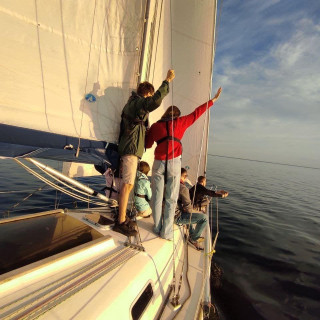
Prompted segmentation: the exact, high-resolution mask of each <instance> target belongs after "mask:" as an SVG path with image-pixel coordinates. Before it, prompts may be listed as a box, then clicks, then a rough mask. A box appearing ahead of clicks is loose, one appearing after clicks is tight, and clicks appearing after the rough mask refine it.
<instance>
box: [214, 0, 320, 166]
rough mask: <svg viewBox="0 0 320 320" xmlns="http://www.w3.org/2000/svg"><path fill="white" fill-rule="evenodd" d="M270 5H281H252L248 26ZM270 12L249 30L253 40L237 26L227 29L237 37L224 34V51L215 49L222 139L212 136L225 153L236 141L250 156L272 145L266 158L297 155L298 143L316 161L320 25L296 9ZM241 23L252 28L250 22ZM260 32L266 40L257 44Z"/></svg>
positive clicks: (217, 111)
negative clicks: (247, 37) (226, 146)
mask: <svg viewBox="0 0 320 320" xmlns="http://www.w3.org/2000/svg"><path fill="white" fill-rule="evenodd" d="M274 5H279V4H278V3H277V2H274V3H272V4H269V5H268V6H264V7H263V8H261V7H259V8H257V9H256V10H254V9H251V11H252V12H251V13H253V12H254V13H255V18H254V19H253V20H254V22H253V24H252V25H251V28H252V29H254V25H255V23H256V19H258V18H261V15H263V14H266V11H268V10H270V8H271V7H272V6H274ZM239 10H240V9H239ZM240 11H241V10H240ZM228 14H229V15H230V13H228ZM268 15H270V18H269V19H265V23H263V20H261V23H260V24H259V27H258V28H257V29H258V30H252V31H251V32H249V33H250V34H252V35H253V37H252V38H251V39H245V38H244V35H243V34H242V33H241V32H240V31H237V29H238V28H239V26H238V25H237V26H236V27H235V28H233V29H232V30H233V31H234V32H231V29H230V30H229V32H230V34H232V33H233V37H234V38H235V41H234V42H232V41H231V35H230V34H228V36H227V40H226V41H227V43H224V45H223V48H222V52H221V53H220V54H219V53H217V59H216V66H215V69H216V73H215V75H214V85H215V86H218V85H221V86H222V87H223V89H224V91H223V96H222V97H221V101H219V102H218V104H217V107H216V108H215V111H214V118H215V119H217V120H216V121H214V125H215V127H216V136H217V137H218V134H219V137H220V135H222V136H223V139H222V140H223V141H222V140H221V141H220V140H219V139H221V137H220V138H216V140H218V141H217V143H218V145H219V143H221V145H219V148H220V149H221V150H222V151H223V150H224V151H226V148H224V147H223V145H222V144H223V143H225V145H228V148H229V153H228V154H229V155H230V146H232V145H233V144H235V143H236V144H237V146H236V149H237V150H238V151H239V150H241V145H243V150H245V149H246V150H247V151H246V152H249V151H250V148H252V150H251V153H252V155H253V156H254V155H255V154H254V149H256V150H257V149H261V148H263V145H265V146H266V145H268V146H269V145H272V144H273V145H274V148H273V152H272V153H271V154H269V156H270V160H272V158H273V159H276V160H278V159H280V158H281V159H285V157H286V156H287V157H290V159H291V160H292V161H293V160H294V158H296V159H298V158H300V154H299V147H300V150H303V152H305V153H310V154H312V157H313V158H314V160H316V159H315V158H318V160H319V159H320V142H319V141H320V130H319V123H320V95H319V84H320V59H319V58H318V53H319V52H320V24H318V23H316V22H315V21H314V20H313V19H311V18H310V17H308V15H307V14H306V13H305V12H302V13H301V12H300V11H299V12H296V11H294V10H293V11H290V10H288V15H287V16H285V15H284V14H280V15H279V16H277V15H271V14H267V16H268ZM234 19H236V18H234ZM234 22H235V21H234ZM239 23H240V24H245V25H246V27H245V29H246V30H250V23H249V22H248V21H245V22H243V21H240V22H239ZM279 25H281V26H283V28H279ZM276 26H277V27H276ZM274 28H275V29H274ZM289 29H290V32H289V31H288V30H289ZM274 30H276V31H274ZM281 30H282V33H281ZM258 34H261V36H260V38H261V39H265V40H268V41H267V42H266V43H264V44H263V43H261V39H259V37H258V36H257V35H258ZM238 35H239V37H238ZM239 39H240V40H239ZM241 40H243V41H241ZM220 41H221V40H220ZM250 41H251V42H250ZM218 46H219V44H218ZM249 47H250V50H248V48H249ZM247 50H248V54H246V52H247ZM292 145H294V146H295V147H294V148H293V147H292ZM245 146H246V147H245ZM249 147H250V148H249ZM315 148H318V150H319V151H317V152H315V151H314V149H315ZM309 151H310V152H309ZM245 156H247V155H245ZM265 156H268V154H266V155H265ZM290 159H289V160H290ZM305 160H306V159H305Z"/></svg>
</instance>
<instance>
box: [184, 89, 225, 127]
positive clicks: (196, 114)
mask: <svg viewBox="0 0 320 320" xmlns="http://www.w3.org/2000/svg"><path fill="white" fill-rule="evenodd" d="M221 92H222V88H221V87H220V88H219V89H218V91H217V92H216V94H215V96H214V97H213V98H212V99H211V100H209V101H208V102H205V103H204V104H202V105H201V106H199V107H198V108H196V109H195V110H194V111H193V112H192V113H190V114H188V115H186V116H183V117H181V120H182V121H183V122H184V126H185V127H190V126H191V125H192V124H193V123H194V122H195V121H196V120H197V119H199V118H200V116H202V114H204V113H205V111H206V110H207V109H208V108H210V107H211V106H213V104H214V103H215V102H216V101H217V100H218V99H219V97H220V94H221Z"/></svg>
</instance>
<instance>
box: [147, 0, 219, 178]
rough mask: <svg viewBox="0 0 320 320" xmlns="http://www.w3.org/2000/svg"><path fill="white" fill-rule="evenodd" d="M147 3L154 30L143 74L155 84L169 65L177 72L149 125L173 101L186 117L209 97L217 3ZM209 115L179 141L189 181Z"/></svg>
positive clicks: (202, 148) (209, 0)
mask: <svg viewBox="0 0 320 320" xmlns="http://www.w3.org/2000/svg"><path fill="white" fill-rule="evenodd" d="M151 7H152V8H153V11H152V12H150V16H149V20H150V21H149V23H154V26H150V27H149V29H148V30H149V32H150V33H151V34H152V32H153V39H152V41H149V43H148V45H146V50H147V56H149V57H150V59H149V60H147V61H145V66H144V69H143V70H144V73H143V76H144V77H145V79H147V80H149V81H150V82H152V83H153V84H154V85H155V86H157V85H158V84H159V83H161V81H162V80H163V79H164V78H165V76H166V72H167V70H168V69H169V68H173V69H174V70H175V72H176V78H175V79H174V80H173V81H172V83H170V87H171V88H170V89H171V92H170V93H169V95H168V96H167V97H166V98H165V99H164V101H163V103H162V105H161V107H160V108H159V109H157V110H156V111H154V112H152V113H151V114H150V119H151V123H153V122H155V121H157V120H159V119H160V117H161V116H162V114H163V113H164V111H165V110H166V109H167V107H169V106H170V105H172V104H173V105H176V106H178V107H179V108H180V110H181V112H182V115H186V114H189V113H191V112H192V111H193V110H194V109H195V108H196V107H198V106H199V105H201V104H203V103H204V102H206V101H207V100H209V97H210V94H211V77H212V64H213V54H214V52H213V42H214V30H215V12H216V1H212V0H205V1H195V0H175V1H159V2H158V5H154V6H151ZM154 15H155V16H154ZM208 119H209V115H208V114H205V115H203V116H202V117H201V118H200V119H198V120H197V122H196V123H195V124H194V125H193V126H192V127H191V128H189V129H188V130H187V132H186V134H185V136H184V138H183V140H182V143H183V154H182V165H183V166H187V167H189V168H190V169H189V175H190V177H191V181H195V179H196V175H197V173H198V174H199V175H202V174H204V171H205V165H206V164H205V162H206V156H205V154H206V152H207V150H206V149H207V130H206V128H207V124H208ZM153 152H154V149H152V150H147V152H146V154H145V155H144V157H143V158H144V159H146V161H148V162H150V163H152V162H153ZM199 159H200V165H199V169H198V162H199Z"/></svg>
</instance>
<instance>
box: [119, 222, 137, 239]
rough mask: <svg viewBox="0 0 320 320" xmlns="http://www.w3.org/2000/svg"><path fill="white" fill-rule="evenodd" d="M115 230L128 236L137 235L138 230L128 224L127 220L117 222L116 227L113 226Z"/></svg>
mask: <svg viewBox="0 0 320 320" xmlns="http://www.w3.org/2000/svg"><path fill="white" fill-rule="evenodd" d="M113 231H115V232H119V233H122V234H124V235H125V236H127V237H131V236H136V235H137V230H135V229H134V228H132V227H131V226H130V225H129V224H127V223H126V222H124V223H121V224H120V223H118V222H116V223H115V225H114V227H113Z"/></svg>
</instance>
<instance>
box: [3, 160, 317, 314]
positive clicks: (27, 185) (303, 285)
mask: <svg viewBox="0 0 320 320" xmlns="http://www.w3.org/2000/svg"><path fill="white" fill-rule="evenodd" d="M0 178H1V179H0V191H1V192H5V193H0V217H5V216H8V215H10V216H14V215H17V214H18V215H20V214H26V213H33V212H39V211H44V210H51V209H54V208H55V206H57V205H58V204H59V206H60V207H62V208H64V207H74V206H76V205H79V204H78V203H77V202H75V201H74V200H71V199H70V198H68V197H66V196H62V195H60V194H56V192H55V191H52V189H51V190H50V189H49V188H47V187H45V184H44V183H43V182H41V181H38V180H36V179H35V178H34V177H33V176H31V175H30V174H29V173H27V172H25V170H24V169H22V168H21V167H19V166H18V165H17V164H15V163H14V162H13V161H12V160H3V161H1V166H0ZM207 178H208V186H209V187H210V186H211V185H213V184H214V185H217V187H218V189H225V190H227V191H229V197H228V198H226V199H219V200H218V218H219V219H218V223H219V236H218V241H217V245H216V253H215V254H214V256H213V263H215V264H216V265H218V266H219V267H220V268H221V269H222V270H223V279H222V286H221V287H220V288H216V287H214V286H213V284H212V292H213V302H214V303H215V304H216V305H217V306H218V308H219V310H220V311H219V312H220V318H221V319H227V320H233V319H241V320H242V319H245V320H250V319H252V320H258V319H266V320H282V319H291V320H292V319H299V320H316V319H320V231H319V230H320V196H319V186H320V170H315V169H307V168H297V167H290V166H281V165H276V164H266V163H255V162H249V161H243V160H235V159H226V158H218V157H210V156H209V157H208V170H207ZM85 182H86V183H88V184H90V185H94V186H95V189H96V190H99V189H100V188H102V187H103V182H104V181H103V179H102V177H101V176H100V177H97V178H91V179H90V180H87V179H86V180H85ZM99 184H100V185H99ZM39 188H41V191H40V190H39V191H38V189H39ZM16 191H19V192H18V193H17V192H16ZM8 192H10V193H8ZM30 192H34V194H33V195H32V197H30V198H28V199H26V200H24V201H22V200H23V199H24V198H26V197H27V196H28V195H29V194H30ZM21 201H22V202H21ZM19 202H21V204H20V205H18V206H17V207H15V208H14V209H13V208H12V207H13V206H14V205H16V204H17V203H19ZM212 203H213V208H212V217H211V220H212V233H213V237H214V236H215V231H216V203H215V199H213V201H212ZM8 209H10V212H9V213H8Z"/></svg>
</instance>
